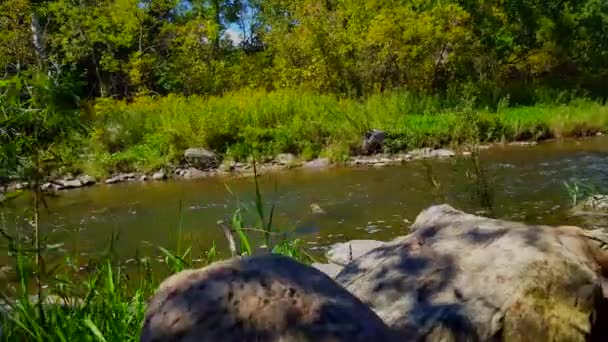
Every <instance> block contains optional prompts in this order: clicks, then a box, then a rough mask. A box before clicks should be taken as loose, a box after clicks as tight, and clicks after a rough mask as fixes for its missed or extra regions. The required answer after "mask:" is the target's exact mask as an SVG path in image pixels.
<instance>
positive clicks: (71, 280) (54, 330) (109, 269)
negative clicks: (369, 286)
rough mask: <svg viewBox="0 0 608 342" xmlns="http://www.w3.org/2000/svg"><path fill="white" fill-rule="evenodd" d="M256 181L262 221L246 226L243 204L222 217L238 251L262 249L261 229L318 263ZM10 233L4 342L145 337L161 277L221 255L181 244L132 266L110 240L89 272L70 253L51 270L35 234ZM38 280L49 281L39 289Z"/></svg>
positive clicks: (269, 241)
mask: <svg viewBox="0 0 608 342" xmlns="http://www.w3.org/2000/svg"><path fill="white" fill-rule="evenodd" d="M255 185H256V201H255V202H256V203H255V204H256V211H257V214H258V222H257V225H255V227H253V228H250V227H247V226H245V223H244V222H243V219H242V215H241V209H237V210H236V211H235V213H234V214H233V215H232V217H231V218H230V222H229V223H225V224H224V223H223V222H220V226H221V228H222V229H224V231H225V233H226V235H227V238H228V241H229V245H230V250H231V253H232V255H241V256H244V255H251V254H253V253H255V251H256V249H258V248H256V247H257V246H254V245H253V239H252V237H253V236H252V235H253V234H255V233H261V234H262V237H263V240H264V242H265V245H266V246H270V247H266V248H265V250H271V251H272V252H273V253H278V254H283V255H286V256H289V257H291V258H294V259H296V260H299V261H301V262H305V263H310V262H311V261H313V258H312V257H311V256H310V255H309V254H307V253H306V252H305V251H304V250H303V249H302V248H301V247H300V241H299V240H298V239H292V240H288V239H285V237H284V236H282V237H281V235H279V234H278V233H277V232H275V231H274V230H273V226H272V213H273V211H274V210H273V207H272V208H271V210H270V212H269V213H268V214H267V215H266V213H265V210H264V205H263V201H262V197H261V194H260V192H259V188H258V184H257V181H256V182H255ZM180 231H181V229H180ZM3 235H4V237H5V238H6V239H7V240H8V242H9V244H8V246H9V254H10V255H11V256H13V257H14V261H15V262H14V264H15V269H16V278H17V282H16V284H15V285H14V286H10V287H9V291H4V292H3V293H2V297H3V303H4V305H3V310H2V314H1V322H0V324H1V326H0V327H1V339H2V340H3V341H139V339H140V336H139V334H140V330H141V326H142V322H143V319H144V313H145V309H146V302H147V300H148V298H150V297H151V296H152V295H153V294H154V291H155V290H156V288H157V287H158V285H159V284H160V283H161V282H162V280H163V279H164V278H165V277H166V276H168V275H170V274H172V273H177V272H180V271H181V270H183V269H186V268H194V267H200V266H204V265H206V264H208V263H211V262H213V261H215V260H217V259H218V258H219V255H218V254H217V252H216V249H215V247H212V248H211V249H210V250H208V251H207V252H205V253H204V254H203V255H202V256H201V258H197V259H195V258H193V255H192V253H191V249H190V248H187V249H185V250H184V249H183V248H182V247H181V246H180V245H179V244H178V246H177V248H176V250H175V251H173V252H172V251H169V250H167V249H165V248H162V247H158V249H159V251H160V253H161V255H162V256H163V259H164V260H163V262H162V263H154V262H153V261H152V260H154V258H141V257H137V258H135V260H136V261H135V264H127V263H125V262H122V261H120V260H116V259H115V258H113V257H112V255H113V253H112V249H113V248H112V243H110V248H109V249H108V252H107V253H106V255H105V257H103V258H101V259H99V260H96V261H91V262H89V263H88V264H87V269H88V271H85V272H86V273H84V274H83V271H82V269H81V268H80V267H79V266H78V265H76V264H75V263H74V261H73V259H71V258H69V257H67V258H64V259H62V260H61V261H60V262H59V264H58V265H57V266H55V267H52V268H51V267H48V268H47V266H45V265H46V264H45V263H44V262H41V261H42V260H43V259H44V258H43V252H44V251H36V250H35V249H34V248H33V247H32V245H31V239H28V238H19V239H17V238H14V237H11V236H9V235H7V233H6V229H5V230H3ZM111 241H114V237H113V238H112V240H111ZM178 241H179V239H178ZM46 251H47V252H48V250H46ZM37 260H38V262H37ZM195 260H196V261H195ZM38 279H40V282H41V283H42V284H41V286H39V287H38V286H37V285H38V284H36V283H37V282H38Z"/></svg>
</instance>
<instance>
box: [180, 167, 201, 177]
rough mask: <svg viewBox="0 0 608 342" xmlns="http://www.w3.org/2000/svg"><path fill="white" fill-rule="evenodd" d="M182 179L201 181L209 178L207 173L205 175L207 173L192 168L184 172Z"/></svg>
mask: <svg viewBox="0 0 608 342" xmlns="http://www.w3.org/2000/svg"><path fill="white" fill-rule="evenodd" d="M182 177H184V178H185V179H199V178H205V177H207V173H205V171H201V170H199V169H196V168H193V167H190V168H188V169H187V170H184V171H183V172H182Z"/></svg>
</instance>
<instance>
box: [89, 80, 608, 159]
mask: <svg viewBox="0 0 608 342" xmlns="http://www.w3.org/2000/svg"><path fill="white" fill-rule="evenodd" d="M502 103H503V105H501V106H500V107H499V109H498V111H492V110H483V109H475V108H473V107H472V105H471V103H470V101H462V102H461V103H459V104H453V103H446V102H445V101H442V100H441V99H439V98H437V97H435V96H424V95H413V94H412V93H410V92H405V91H402V92H395V93H388V94H385V95H377V96H373V97H370V98H368V99H367V100H365V101H358V100H351V99H339V98H336V97H332V96H327V95H318V94H314V93H311V92H306V91H300V92H295V91H289V90H283V91H275V92H263V91H242V92H238V93H230V94H226V95H224V96H222V97H199V96H190V97H181V96H176V95H172V96H168V97H162V98H151V97H138V98H135V99H134V100H133V101H132V102H131V103H126V102H124V101H115V100H104V101H98V103H97V105H96V107H95V109H96V110H95V118H96V119H95V124H94V126H93V139H92V146H91V148H90V149H91V150H93V151H95V154H94V158H93V159H91V161H90V162H91V163H92V164H96V165H101V168H102V169H105V170H108V171H126V170H144V171H148V170H153V169H155V168H158V167H161V166H162V165H166V164H168V163H170V162H178V161H179V160H180V158H181V154H182V153H183V151H184V150H185V149H186V148H188V147H192V146H202V147H207V148H211V149H213V150H215V151H217V152H219V153H221V154H224V155H225V157H226V158H228V159H231V160H235V161H246V160H247V158H248V157H249V156H251V155H256V156H258V157H261V156H272V155H276V154H278V153H295V154H300V155H302V157H303V158H304V159H311V158H314V157H316V156H317V155H321V156H324V157H329V158H330V159H332V160H334V161H336V162H341V161H345V160H346V158H348V157H349V156H350V155H351V154H352V153H354V152H356V150H357V148H358V147H359V145H360V141H361V140H360V139H361V135H362V134H363V132H365V131H366V130H368V129H370V128H377V129H382V130H385V131H386V132H387V139H386V143H385V150H386V152H389V153H395V152H401V151H404V150H409V149H415V148H420V147H440V146H446V145H449V144H452V143H456V144H461V143H465V142H473V141H475V142H477V141H479V142H483V143H487V142H496V141H513V140H542V139H546V138H549V137H564V136H584V135H592V134H595V133H596V132H598V131H605V130H607V129H608V107H606V106H604V105H602V104H601V103H597V102H593V101H589V100H576V101H571V102H569V103H568V104H564V105H562V104H539V105H536V106H531V107H528V106H519V107H508V106H506V105H504V103H505V101H503V102H502Z"/></svg>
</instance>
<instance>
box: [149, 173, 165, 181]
mask: <svg viewBox="0 0 608 342" xmlns="http://www.w3.org/2000/svg"><path fill="white" fill-rule="evenodd" d="M152 179H154V180H156V181H161V180H165V179H167V174H166V173H165V171H162V170H161V171H157V172H154V174H153V175H152Z"/></svg>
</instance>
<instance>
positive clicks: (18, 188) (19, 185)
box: [15, 182, 29, 190]
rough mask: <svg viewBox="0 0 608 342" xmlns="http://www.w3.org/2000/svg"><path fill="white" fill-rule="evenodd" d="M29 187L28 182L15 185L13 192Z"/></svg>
mask: <svg viewBox="0 0 608 342" xmlns="http://www.w3.org/2000/svg"><path fill="white" fill-rule="evenodd" d="M28 186H29V184H28V182H22V183H17V184H15V190H23V189H26V188H27V187H28Z"/></svg>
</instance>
